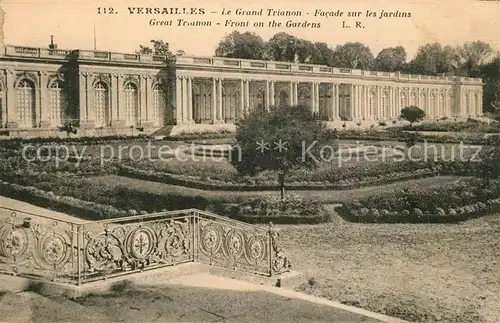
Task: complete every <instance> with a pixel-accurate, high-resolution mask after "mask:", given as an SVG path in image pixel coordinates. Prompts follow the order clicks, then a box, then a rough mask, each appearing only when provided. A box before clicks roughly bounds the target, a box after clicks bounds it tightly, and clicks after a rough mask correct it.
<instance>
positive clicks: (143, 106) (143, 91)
mask: <svg viewBox="0 0 500 323" xmlns="http://www.w3.org/2000/svg"><path fill="white" fill-rule="evenodd" d="M139 80H140V81H139V83H140V93H139V111H138V112H139V113H138V118H137V119H138V120H137V121H138V123H137V124H136V125H142V124H143V123H144V122H146V121H147V120H148V110H147V104H148V101H147V100H148V96H147V89H148V84H147V83H148V78H147V76H146V75H141V76H140V77H139Z"/></svg>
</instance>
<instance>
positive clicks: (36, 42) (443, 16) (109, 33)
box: [0, 0, 500, 59]
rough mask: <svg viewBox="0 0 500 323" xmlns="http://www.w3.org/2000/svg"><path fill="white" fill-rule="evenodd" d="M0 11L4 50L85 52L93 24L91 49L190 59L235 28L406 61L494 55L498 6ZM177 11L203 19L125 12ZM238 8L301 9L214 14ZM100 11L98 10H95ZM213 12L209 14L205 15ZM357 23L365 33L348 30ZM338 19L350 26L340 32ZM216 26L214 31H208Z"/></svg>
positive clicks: (29, 6) (15, 6)
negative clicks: (164, 49)
mask: <svg viewBox="0 0 500 323" xmlns="http://www.w3.org/2000/svg"><path fill="white" fill-rule="evenodd" d="M0 2H1V3H2V7H3V8H4V11H5V25H4V34H5V38H4V42H5V44H9V45H25V46H35V47H46V46H47V45H48V43H49V41H50V35H51V34H53V35H54V36H55V41H56V43H57V44H58V45H59V48H62V49H93V48H94V40H93V39H94V36H93V35H94V32H93V30H94V23H95V25H96V39H97V49H98V50H108V51H115V52H134V51H135V50H136V49H138V47H139V45H140V44H148V43H149V40H151V39H161V40H164V41H167V42H169V43H170V45H171V48H172V49H173V50H174V51H176V50H178V49H182V50H184V51H185V52H186V53H187V54H190V55H200V56H212V55H213V53H214V49H215V47H216V46H217V44H218V42H219V41H220V39H222V38H223V37H224V35H225V34H227V33H229V32H231V31H232V30H234V29H237V30H239V31H241V32H244V31H255V32H257V33H258V34H259V35H260V36H261V37H263V38H264V40H268V39H269V38H270V37H271V36H272V35H273V34H275V33H277V32H281V31H285V32H287V33H290V34H293V35H295V36H297V37H301V38H305V39H308V40H310V41H313V42H315V41H321V42H326V43H327V44H328V45H330V46H332V47H334V46H336V45H338V44H343V43H345V42H348V41H360V42H362V43H364V44H366V45H368V46H369V47H370V48H371V50H372V52H373V54H374V55H376V54H377V53H378V52H379V51H380V50H381V49H382V48H384V47H389V46H398V45H401V46H403V47H404V48H405V49H406V51H407V53H408V58H409V59H411V58H412V57H413V56H414V55H415V53H416V50H417V48H418V46H420V45H422V44H425V43H428V42H440V43H442V44H449V45H457V44H460V43H463V42H466V41H474V40H482V41H485V42H488V43H489V44H490V45H491V46H492V47H493V48H494V49H495V50H500V1H474V0H441V1H438V0H436V1H429V0H420V1H402V0H399V1H398V0H380V1H378V0H368V1H367V0H364V1H357V0H349V1H347V0H344V1H331V0H330V1H327V0H323V1H319V0H304V1H298V0H286V1H282V0H273V1H269V0H265V1H264V0H253V1H217V0H211V1H209V0H207V1H189V0H184V1H181V0H177V1H176V0H171V1H166V0H161V1H158V0H152V1H144V0H142V1H141V0H136V1H130V0H121V1H117V0H114V1H113V0H107V1H106V0H101V1H95V0H89V1H84V0H80V1H75V0H64V1H63V0H45V1H42V0H29V1H26V0H2V1H0ZM141 6H142V7H162V8H163V7H167V8H171V7H179V8H183V7H186V8H191V7H193V8H204V9H205V12H206V14H205V15H189V16H187V15H184V16H182V15H172V14H168V15H146V14H144V15H138V14H134V15H131V14H129V13H128V11H129V10H128V7H141ZM98 7H101V8H103V7H113V8H114V9H115V11H116V12H118V14H113V15H98V14H97V10H98V9H97V8H98ZM223 8H225V9H226V10H228V9H231V10H233V12H234V10H235V9H237V8H242V9H246V10H257V9H264V12H265V11H266V9H281V10H301V11H302V16H301V17H268V16H261V17H258V16H253V17H245V16H236V15H234V14H233V15H230V16H222V14H221V11H222V9H223ZM317 9H320V10H322V11H332V12H333V11H337V10H340V11H344V15H347V12H349V11H356V12H357V11H361V12H362V14H363V17H362V18H359V19H357V18H347V17H329V18H326V17H322V16H317V17H315V16H314V14H315V11H316V10H317ZM101 10H102V9H101ZM367 10H369V11H374V12H377V14H378V15H380V12H381V11H382V10H384V11H387V12H394V11H399V12H400V13H402V12H404V13H411V18H383V19H379V17H378V16H377V17H376V18H367V17H365V14H366V11H367ZM212 11H216V12H217V13H211V12H212ZM178 18H183V19H186V20H203V21H212V23H213V25H214V26H212V27H177V26H150V24H149V22H150V20H151V19H156V20H172V19H173V20H174V24H175V23H176V21H177V20H176V19H178ZM227 19H230V20H233V21H249V22H250V24H253V23H254V22H257V21H262V22H264V23H265V24H266V27H264V28H254V27H252V26H250V27H240V28H231V27H224V24H225V22H226V20H227ZM271 19H274V20H276V21H280V22H282V23H283V24H285V23H286V21H288V20H293V21H296V22H305V21H308V22H311V23H320V24H321V27H320V28H286V27H281V28H269V27H268V26H267V24H268V23H269V21H270V20H271ZM356 20H358V21H360V22H361V23H362V25H363V26H364V27H365V28H355V26H354V25H355V21H356ZM342 21H345V22H346V23H347V24H349V25H351V28H350V29H345V28H342ZM217 22H219V23H220V24H221V25H220V26H217V25H215V24H216V23H217Z"/></svg>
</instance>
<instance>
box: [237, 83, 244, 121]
mask: <svg viewBox="0 0 500 323" xmlns="http://www.w3.org/2000/svg"><path fill="white" fill-rule="evenodd" d="M245 98H246V80H243V79H240V110H239V111H238V116H237V118H240V119H241V118H243V116H244V115H245Z"/></svg>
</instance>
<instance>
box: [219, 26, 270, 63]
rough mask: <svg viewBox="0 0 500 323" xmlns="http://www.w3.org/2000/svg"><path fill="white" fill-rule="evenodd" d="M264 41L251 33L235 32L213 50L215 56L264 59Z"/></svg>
mask: <svg viewBox="0 0 500 323" xmlns="http://www.w3.org/2000/svg"><path fill="white" fill-rule="evenodd" d="M265 52H266V46H265V43H264V40H262V38H261V37H260V36H259V35H257V34H256V33H252V32H248V31H247V32H244V33H240V32H239V31H237V30H235V31H233V32H231V33H230V34H229V35H227V36H225V37H224V38H223V39H222V40H221V41H220V42H219V45H218V46H217V48H216V49H215V56H219V57H228V58H241V59H264V58H265Z"/></svg>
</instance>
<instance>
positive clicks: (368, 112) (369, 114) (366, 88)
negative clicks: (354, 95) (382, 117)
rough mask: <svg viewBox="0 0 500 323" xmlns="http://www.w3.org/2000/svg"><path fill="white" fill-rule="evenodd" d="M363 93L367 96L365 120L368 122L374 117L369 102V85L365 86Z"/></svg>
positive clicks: (365, 99) (365, 100)
mask: <svg viewBox="0 0 500 323" xmlns="http://www.w3.org/2000/svg"><path fill="white" fill-rule="evenodd" d="M363 92H364V94H365V98H364V100H363V101H364V103H365V119H366V120H371V119H372V117H373V116H372V115H371V113H370V107H369V104H368V103H369V102H368V95H369V94H370V93H369V87H368V86H367V85H365V87H364V89H363Z"/></svg>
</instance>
